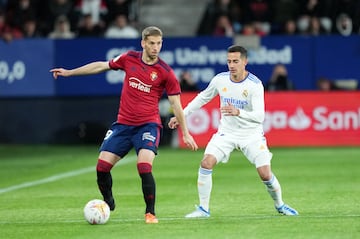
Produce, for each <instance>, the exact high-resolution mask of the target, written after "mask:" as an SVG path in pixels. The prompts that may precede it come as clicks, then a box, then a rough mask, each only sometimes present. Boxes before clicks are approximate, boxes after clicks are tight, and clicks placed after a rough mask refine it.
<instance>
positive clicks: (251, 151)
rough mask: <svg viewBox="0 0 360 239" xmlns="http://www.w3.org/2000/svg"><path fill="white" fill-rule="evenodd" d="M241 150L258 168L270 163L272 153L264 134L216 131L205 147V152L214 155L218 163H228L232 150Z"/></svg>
mask: <svg viewBox="0 0 360 239" xmlns="http://www.w3.org/2000/svg"><path fill="white" fill-rule="evenodd" d="M234 149H237V150H240V151H241V152H242V153H243V154H244V156H245V157H246V158H247V159H248V160H249V162H250V163H252V164H253V165H255V167H256V168H258V167H261V166H264V165H270V161H271V158H272V153H271V152H270V151H269V148H268V146H267V143H266V138H265V137H264V135H262V134H258V133H255V135H254V134H250V137H238V136H234V135H232V134H226V133H221V132H217V133H215V134H214V135H213V136H212V138H211V140H210V141H209V143H208V145H207V146H206V149H205V154H211V155H214V156H215V158H216V160H217V163H220V162H222V163H227V162H228V161H229V157H230V154H231V152H232V151H233V150H234Z"/></svg>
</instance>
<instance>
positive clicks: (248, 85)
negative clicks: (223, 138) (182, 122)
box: [184, 72, 265, 134]
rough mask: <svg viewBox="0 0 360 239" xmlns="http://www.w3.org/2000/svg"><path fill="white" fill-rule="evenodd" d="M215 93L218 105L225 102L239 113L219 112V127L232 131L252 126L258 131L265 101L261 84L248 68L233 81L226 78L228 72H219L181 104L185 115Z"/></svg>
mask: <svg viewBox="0 0 360 239" xmlns="http://www.w3.org/2000/svg"><path fill="white" fill-rule="evenodd" d="M216 95H219V96H220V107H221V106H225V105H227V104H228V102H229V103H231V104H232V105H234V106H235V107H236V108H238V109H239V110H240V115H239V116H224V115H221V120H220V125H219V130H221V131H224V132H231V133H233V134H236V133H238V134H242V132H243V131H244V130H246V131H248V130H254V129H256V130H258V131H261V132H262V123H263V121H264V118H265V104H264V87H263V84H262V82H261V81H260V80H259V78H257V77H256V76H255V75H253V74H252V73H250V72H249V73H248V75H247V76H246V78H245V79H244V80H243V81H241V82H234V81H232V80H231V79H230V73H229V72H223V73H219V74H217V75H216V76H214V78H213V79H212V80H211V82H210V83H209V85H208V87H207V88H206V89H205V90H203V91H202V92H200V93H199V94H198V95H197V96H196V97H195V98H194V100H192V102H191V103H189V105H187V106H186V107H185V109H184V113H185V115H189V114H191V113H192V112H194V111H195V110H197V109H199V108H200V107H201V106H203V105H204V104H206V103H207V102H209V101H210V100H211V99H213V98H214V97H215V96H216Z"/></svg>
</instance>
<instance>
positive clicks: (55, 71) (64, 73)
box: [50, 68, 68, 79]
mask: <svg viewBox="0 0 360 239" xmlns="http://www.w3.org/2000/svg"><path fill="white" fill-rule="evenodd" d="M50 72H52V73H53V77H54V79H57V78H58V76H68V73H67V72H68V70H66V69H64V68H54V69H51V70H50Z"/></svg>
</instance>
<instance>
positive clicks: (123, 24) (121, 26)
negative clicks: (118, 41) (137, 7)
mask: <svg viewBox="0 0 360 239" xmlns="http://www.w3.org/2000/svg"><path fill="white" fill-rule="evenodd" d="M104 36H105V37H106V38H138V37H140V33H139V31H138V30H137V29H136V28H134V27H132V26H130V25H129V24H128V19H127V18H126V16H125V15H123V14H120V15H118V16H116V18H115V20H114V23H113V24H112V25H110V26H109V27H108V29H107V30H106V31H105V35H104Z"/></svg>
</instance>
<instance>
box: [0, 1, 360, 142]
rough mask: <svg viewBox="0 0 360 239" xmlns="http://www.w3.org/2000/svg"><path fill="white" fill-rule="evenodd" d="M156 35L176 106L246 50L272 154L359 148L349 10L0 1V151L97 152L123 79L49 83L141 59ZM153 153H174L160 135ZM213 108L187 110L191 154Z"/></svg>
mask: <svg viewBox="0 0 360 239" xmlns="http://www.w3.org/2000/svg"><path fill="white" fill-rule="evenodd" d="M149 25H156V26H158V27H160V28H161V29H162V30H163V32H164V44H163V49H162V53H161V57H162V58H163V59H164V60H165V61H166V62H167V63H168V64H169V65H171V66H172V67H173V68H174V70H175V73H176V75H177V76H178V77H179V81H180V83H181V87H182V90H183V97H182V100H183V104H184V106H185V105H186V103H187V102H188V101H190V100H191V99H192V98H193V97H194V96H195V95H196V94H197V92H199V91H200V90H202V89H204V88H205V87H206V86H207V84H208V83H209V81H210V80H211V78H212V77H213V76H215V75H216V74H217V73H218V72H221V71H226V70H227V66H226V50H227V47H228V46H230V45H232V44H240V45H243V46H245V47H246V48H247V49H248V50H249V65H248V70H249V71H251V72H253V73H254V74H256V75H258V76H259V78H260V79H261V80H262V81H263V84H264V87H265V90H266V95H265V100H266V106H267V107H266V120H265V124H264V129H265V133H266V134H267V137H268V141H269V145H271V146H338V145H341V146H358V145H360V103H359V102H360V93H359V91H358V89H359V84H358V81H359V79H360V71H359V63H360V1H357V0H300V1H295V0H197V1H193V0H182V1H167V0H142V1H141V0H73V1H70V0H49V1H40V0H16V1H15V0H0V38H1V41H0V143H2V144H99V143H101V141H102V138H103V136H104V133H105V131H106V130H107V128H108V127H109V125H110V124H111V123H112V122H113V121H115V119H116V114H117V108H118V103H119V95H120V92H121V88H122V83H123V82H122V80H123V73H122V72H107V73H104V74H99V75H94V76H87V77H72V78H71V79H70V78H61V79H59V80H56V81H55V80H53V78H52V75H51V74H50V73H49V70H50V69H51V68H53V67H60V66H61V67H64V68H74V67H78V66H80V65H83V64H85V63H88V62H90V61H94V60H110V59H111V58H113V57H116V56H117V55H119V54H121V53H122V52H125V51H127V50H130V49H134V50H141V46H140V39H141V31H142V29H143V28H144V27H146V26H149ZM159 108H160V113H161V116H162V118H163V122H164V132H163V138H162V141H161V144H162V145H171V146H173V147H183V145H181V140H180V141H179V140H178V137H180V136H179V135H178V134H177V132H174V131H171V130H169V129H168V128H167V126H166V122H167V120H168V119H169V117H170V116H171V109H170V107H169V104H168V102H167V100H166V96H165V95H164V99H163V100H162V101H161V102H160V105H159ZM218 120H219V110H218V108H217V106H216V102H215V103H209V104H208V105H207V106H206V107H204V109H202V110H199V111H198V112H196V113H194V114H193V115H192V116H191V118H189V119H188V123H189V128H190V130H191V132H192V134H193V135H194V136H195V137H196V139H197V141H198V142H199V144H200V146H204V145H205V143H206V141H207V140H208V139H209V137H210V136H211V134H212V133H213V132H214V131H215V130H216V128H217V124H218Z"/></svg>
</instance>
